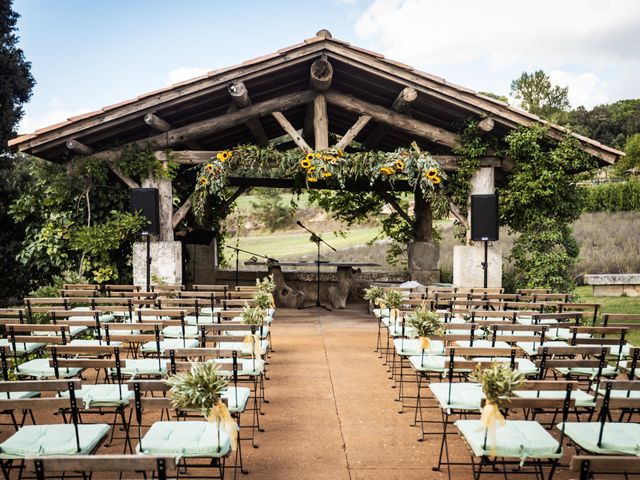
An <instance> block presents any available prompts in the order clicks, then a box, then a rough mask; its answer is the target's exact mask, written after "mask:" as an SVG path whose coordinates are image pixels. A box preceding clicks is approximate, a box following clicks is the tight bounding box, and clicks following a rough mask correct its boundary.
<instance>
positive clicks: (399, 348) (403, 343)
mask: <svg viewBox="0 0 640 480" xmlns="http://www.w3.org/2000/svg"><path fill="white" fill-rule="evenodd" d="M393 347H394V348H395V350H396V354H398V355H402V356H409V355H421V354H422V344H421V342H420V339H419V338H411V339H409V338H404V339H403V338H394V339H393ZM443 353H444V342H442V341H441V340H430V341H429V348H428V349H427V350H425V354H427V355H442V354H443Z"/></svg>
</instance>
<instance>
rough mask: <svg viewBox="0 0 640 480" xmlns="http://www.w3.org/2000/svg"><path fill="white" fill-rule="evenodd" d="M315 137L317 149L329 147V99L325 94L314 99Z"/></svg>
mask: <svg viewBox="0 0 640 480" xmlns="http://www.w3.org/2000/svg"><path fill="white" fill-rule="evenodd" d="M313 137H314V143H313V145H314V147H315V149H316V150H325V149H327V148H329V115H328V114H327V99H326V98H325V97H324V95H322V94H319V95H316V98H314V99H313Z"/></svg>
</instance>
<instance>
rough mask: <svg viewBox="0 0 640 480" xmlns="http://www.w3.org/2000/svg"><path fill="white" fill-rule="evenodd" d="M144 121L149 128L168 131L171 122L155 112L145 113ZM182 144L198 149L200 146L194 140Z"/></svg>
mask: <svg viewBox="0 0 640 480" xmlns="http://www.w3.org/2000/svg"><path fill="white" fill-rule="evenodd" d="M144 123H146V124H147V125H149V126H150V127H151V128H153V129H154V130H156V131H158V132H168V131H169V130H171V128H172V127H171V124H170V123H169V122H167V121H166V120H165V119H163V118H161V117H159V116H158V115H156V114H155V113H147V114H146V115H145V116H144ZM184 144H185V145H186V146H187V147H188V148H191V149H193V150H200V149H202V146H201V145H200V144H199V143H198V142H196V141H195V140H186V141H185V142H184Z"/></svg>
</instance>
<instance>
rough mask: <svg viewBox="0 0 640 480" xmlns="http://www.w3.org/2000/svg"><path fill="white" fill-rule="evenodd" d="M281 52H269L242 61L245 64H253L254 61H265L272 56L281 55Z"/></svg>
mask: <svg viewBox="0 0 640 480" xmlns="http://www.w3.org/2000/svg"><path fill="white" fill-rule="evenodd" d="M279 56H280V54H279V53H278V52H273V53H269V54H267V55H262V56H261V57H256V58H252V59H251V60H246V61H244V62H242V65H243V66H246V65H252V64H254V63H260V62H264V61H265V60H269V59H270V58H275V57H279Z"/></svg>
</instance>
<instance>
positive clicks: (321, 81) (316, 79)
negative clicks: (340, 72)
mask: <svg viewBox="0 0 640 480" xmlns="http://www.w3.org/2000/svg"><path fill="white" fill-rule="evenodd" d="M332 81H333V66H332V65H331V63H330V62H329V60H327V59H326V57H322V58H319V59H318V60H316V61H315V62H313V63H312V64H311V75H310V80H309V84H310V85H311V88H313V89H314V90H316V91H318V92H326V91H327V90H329V87H331V82H332Z"/></svg>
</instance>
